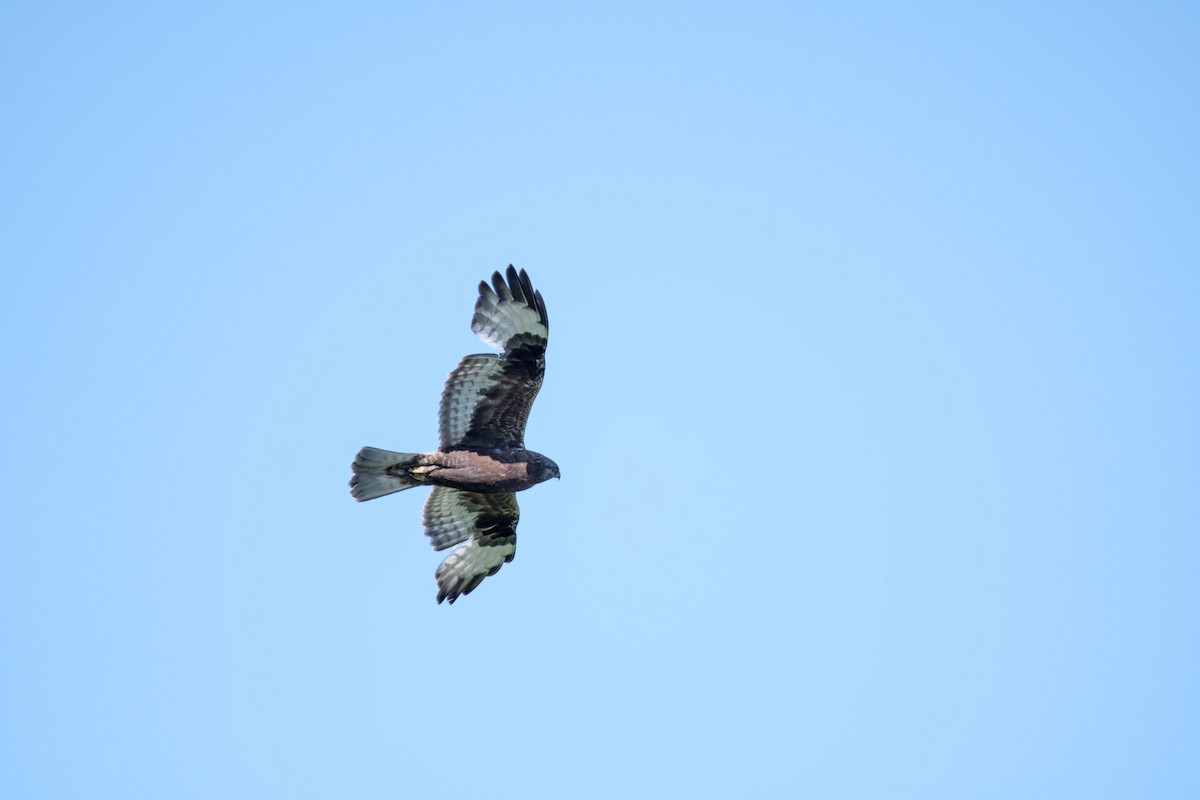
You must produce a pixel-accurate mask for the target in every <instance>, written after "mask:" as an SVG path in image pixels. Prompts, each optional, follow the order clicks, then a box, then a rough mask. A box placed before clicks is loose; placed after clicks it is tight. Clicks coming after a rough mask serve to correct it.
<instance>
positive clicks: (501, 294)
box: [438, 264, 550, 450]
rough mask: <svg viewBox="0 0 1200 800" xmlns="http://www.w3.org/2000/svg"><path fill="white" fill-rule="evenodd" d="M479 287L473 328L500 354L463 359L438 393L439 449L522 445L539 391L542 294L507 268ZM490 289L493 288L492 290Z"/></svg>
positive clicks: (545, 327)
mask: <svg viewBox="0 0 1200 800" xmlns="http://www.w3.org/2000/svg"><path fill="white" fill-rule="evenodd" d="M507 276H508V280H507V282H506V281H505V279H504V278H503V277H502V276H501V275H500V273H499V272H497V273H495V274H494V275H492V285H491V286H488V284H487V282H486V281H485V282H481V283H480V284H479V300H478V301H476V303H475V316H474V317H473V318H472V319H471V330H473V331H475V333H476V334H477V335H478V336H479V338H480V339H482V340H483V341H485V342H487V343H488V344H490V345H492V346H493V347H499V348H500V349H501V350H503V352H502V353H500V354H499V355H495V354H491V353H489V354H485V355H473V356H467V357H466V358H464V359H463V360H462V361H460V362H459V364H458V366H457V367H455V368H454V371H453V372H451V373H450V377H449V378H447V379H446V388H445V389H444V390H443V391H442V402H441V407H440V409H439V412H440V413H439V422H440V426H439V428H440V430H439V433H440V436H439V442H438V447H439V448H440V449H442V450H451V449H454V448H456V447H524V446H525V420H527V419H528V418H529V409H530V408H531V407H532V406H533V400H534V398H535V397H537V393H538V390H539V389H540V388H542V375H543V374H544V372H545V370H546V339H547V337H548V336H549V332H550V327H549V326H550V323H549V320H548V319H547V317H546V304H545V302H543V301H542V294H541V292H537V291H534V288H533V285H532V284H531V283H530V282H529V276H528V275H527V274H525V270H521V271H520V272H519V273H518V272H517V271H516V270H515V269H513V267H512V265H511V264H510V265H509V267H508V270H507ZM493 287H494V288H493Z"/></svg>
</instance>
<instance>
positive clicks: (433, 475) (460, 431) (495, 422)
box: [350, 264, 559, 603]
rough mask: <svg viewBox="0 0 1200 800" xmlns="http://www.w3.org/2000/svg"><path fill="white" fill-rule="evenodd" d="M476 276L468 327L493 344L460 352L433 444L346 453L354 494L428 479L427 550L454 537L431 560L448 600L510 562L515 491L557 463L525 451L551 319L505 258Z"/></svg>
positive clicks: (550, 474) (552, 473) (548, 474)
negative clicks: (438, 559)
mask: <svg viewBox="0 0 1200 800" xmlns="http://www.w3.org/2000/svg"><path fill="white" fill-rule="evenodd" d="M506 276H507V280H506V279H505V276H502V275H501V274H500V273H499V272H497V273H495V274H493V275H492V283H491V285H490V286H489V285H488V283H487V282H486V281H483V282H481V283H480V284H479V299H478V300H477V301H476V302H475V314H474V316H473V317H472V318H471V330H473V331H474V332H475V333H476V335H478V336H479V338H480V339H482V340H483V341H484V342H486V343H487V344H489V345H492V346H493V347H496V348H499V349H500V350H501V352H500V353H499V354H496V353H484V354H478V355H469V356H466V357H464V358H463V359H462V361H460V362H459V363H458V366H457V367H455V368H454V370H453V371H452V372H451V373H450V377H449V378H447V380H446V387H445V389H443V391H442V401H441V404H440V405H439V408H438V422H439V424H438V449H437V450H435V451H434V452H432V453H397V452H393V451H390V450H380V449H378V448H375V447H364V448H363V449H362V450H361V451H359V453H358V456H357V457H356V458H355V459H354V463H353V464H352V465H351V469H352V470H353V471H354V477H352V478H351V479H350V493H351V494H352V495H353V496H354V498H355V499H356V500H360V501H361V500H373V499H375V498H376V497H382V496H383V495H385V494H391V493H392V492H399V491H402V490H404V489H411V488H412V487H414V486H423V485H432V486H434V490H433V491H432V492H431V493H430V495H429V499H428V500H427V501H426V503H425V511H424V515H423V519H424V523H425V534H426V535H427V536H429V538H430V542H431V544H432V545H433V548H434V549H435V550H444V549H446V548H448V547H454V546H455V545H458V547H457V548H455V550H454V551H453V552H451V553H450V554H449V555H448V556H446V558H445V560H443V561H442V563H441V565H439V566H438V569H437V573H436V577H437V583H438V598H437V600H438V602H439V603H440V602H442V601H443V600H449V601H450V602H451V603H453V602H454V601H455V600H457V599H458V598H459V597H460V596H461V595H464V594H469V593H470V592H471V591H472V590H473V589H474V588H475V587H476V586H478V585H479V583H480V582H481V581H482V580H483V579H484V578H485V577H487V576H488V575H494V574H495V573H496V572H497V571H498V570H499V569H500V567H501V566H502V565H503V564H504V563H506V562H508V561H512V559H513V555H514V554H515V553H516V546H517V521H518V520H519V519H520V509H519V508H518V506H517V498H516V495H515V494H514V492H518V491H521V490H522V489H528V488H529V487H530V486H534V485H536V484H538V483H541V482H542V481H544V480H548V479H549V478H557V477H559V472H558V465H557V464H555V463H554V462H553V461H551V460H550V459H548V458H546V457H545V456H543V455H541V454H540V453H534V452H532V451H530V450H526V449H525V422H526V420H527V419H528V418H529V410H530V408H532V407H533V401H534V398H536V397H537V393H538V390H539V389H541V387H542V375H543V373H544V372H545V368H546V339H547V337H548V335H549V330H550V324H549V319H548V317H547V316H546V304H545V302H543V300H542V295H541V292H538V291H535V290H534V288H533V285H532V284H531V283H530V282H529V276H528V275H527V274H526V273H525V270H521V271H520V272H517V270H516V269H514V268H513V267H512V265H511V264H510V265H509V267H508V270H507V271H506Z"/></svg>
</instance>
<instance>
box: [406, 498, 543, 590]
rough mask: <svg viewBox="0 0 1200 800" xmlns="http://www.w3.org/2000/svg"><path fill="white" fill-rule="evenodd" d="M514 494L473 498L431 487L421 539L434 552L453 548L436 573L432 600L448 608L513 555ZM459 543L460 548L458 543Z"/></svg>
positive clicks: (516, 516)
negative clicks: (427, 542)
mask: <svg viewBox="0 0 1200 800" xmlns="http://www.w3.org/2000/svg"><path fill="white" fill-rule="evenodd" d="M520 518H521V509H520V508H518V507H517V496H516V495H515V494H512V493H511V492H510V493H506V494H479V493H477V492H464V491H462V490H461V489H450V488H447V487H445V486H438V487H435V488H434V490H433V491H432V492H430V493H429V499H428V500H426V501H425V511H424V520H425V535H426V536H428V537H429V540H430V542H431V543H432V544H433V549H434V550H445V549H446V548H447V547H453V546H454V545H456V544H457V545H459V547H457V548H455V549H454V551H453V552H451V553H450V555H448V556H446V558H445V560H444V561H442V563H441V564H440V565H438V568H437V573H436V577H437V584H438V596H437V601H438V602H439V603H440V602H442V601H443V600H449V601H450V602H451V603H452V604H453V603H454V601H455V600H457V599H458V598H459V596H460V595H464V594H470V593H471V591H472V590H473V589H474V588H475V587H476V586H478V585H479V584H480V582H482V581H483V579H484V578H486V577H487V576H488V575H495V574H496V572H498V571H499V569H500V567H502V566H503V565H504V564H505V563H506V562H508V561H512V560H513V556H514V555H516V552H517V520H519V519H520ZM464 542H465V544H463V543H464Z"/></svg>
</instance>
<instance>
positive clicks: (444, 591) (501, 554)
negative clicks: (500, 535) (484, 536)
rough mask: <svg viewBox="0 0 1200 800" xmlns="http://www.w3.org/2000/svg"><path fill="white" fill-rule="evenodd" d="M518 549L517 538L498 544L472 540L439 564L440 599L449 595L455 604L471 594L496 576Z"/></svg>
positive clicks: (440, 600)
mask: <svg viewBox="0 0 1200 800" xmlns="http://www.w3.org/2000/svg"><path fill="white" fill-rule="evenodd" d="M516 552H517V541H516V537H511V538H510V539H508V540H507V541H505V542H502V543H500V544H494V545H485V544H480V540H479V539H471V540H470V541H469V542H467V543H466V544H464V545H462V546H460V547H458V548H456V549H455V550H454V551H453V552H452V553H450V555H448V556H446V560H445V561H443V562H442V563H441V564H439V565H438V568H437V575H436V577H437V583H438V602H439V603H440V602H442V601H443V600H445V599H447V598H449V600H450V602H451V603H453V602H454V601H455V600H457V599H458V598H459V596H460V595H464V594H467V593H469V592H470V591H471V590H472V589H474V588H475V587H476V586H478V585H479V584H480V583H481V582H482V581H483V579H484V578H486V577H487V576H488V575H495V574H496V573H497V572H498V571H499V570H500V567H502V566H504V564H505V562H507V561H512V560H513V556H514V555H515V554H516Z"/></svg>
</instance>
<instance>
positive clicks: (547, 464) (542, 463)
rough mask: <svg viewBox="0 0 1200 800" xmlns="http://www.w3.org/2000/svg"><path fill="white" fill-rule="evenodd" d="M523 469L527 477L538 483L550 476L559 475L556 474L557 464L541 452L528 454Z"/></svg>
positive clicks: (555, 476)
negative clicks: (527, 459)
mask: <svg viewBox="0 0 1200 800" xmlns="http://www.w3.org/2000/svg"><path fill="white" fill-rule="evenodd" d="M525 470H526V472H527V473H528V475H529V477H530V478H533V480H535V481H537V482H538V483H541V482H542V481H548V480H550V479H551V478H559V477H561V476H560V475H559V474H558V464H555V463H554V462H553V461H551V460H550V459H548V458H546V457H545V456H544V455H542V454H541V453H530V454H529V461H527V462H526V464H525Z"/></svg>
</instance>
